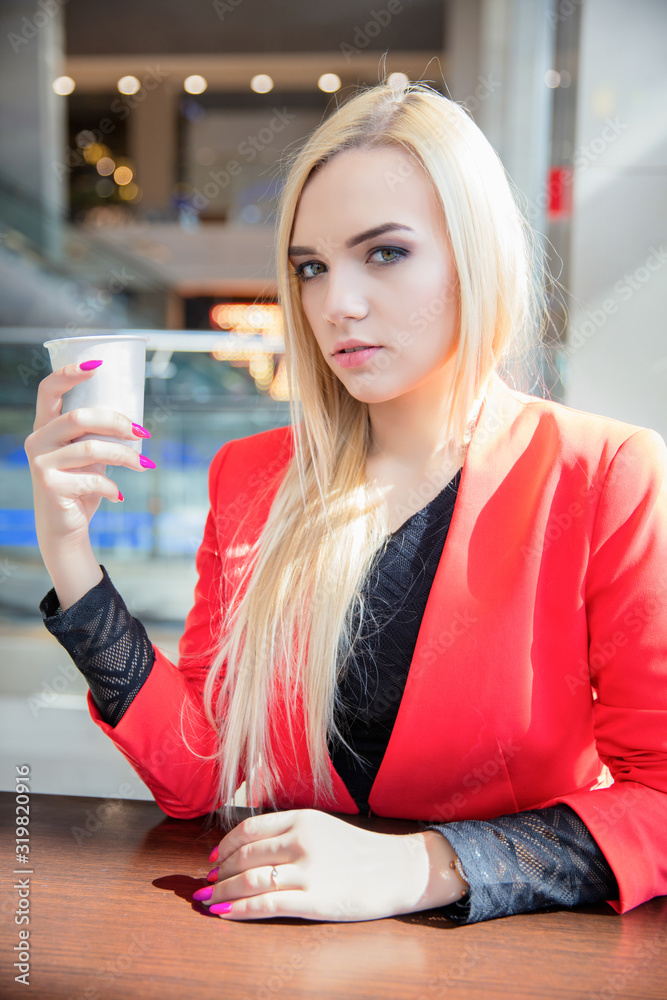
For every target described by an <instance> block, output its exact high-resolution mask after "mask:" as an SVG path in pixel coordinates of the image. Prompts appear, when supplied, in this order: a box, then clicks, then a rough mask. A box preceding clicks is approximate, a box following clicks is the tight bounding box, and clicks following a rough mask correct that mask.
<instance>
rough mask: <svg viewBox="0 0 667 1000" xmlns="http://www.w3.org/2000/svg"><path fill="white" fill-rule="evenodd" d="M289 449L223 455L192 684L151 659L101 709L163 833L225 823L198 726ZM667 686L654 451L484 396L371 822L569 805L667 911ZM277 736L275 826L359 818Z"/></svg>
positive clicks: (262, 437)
mask: <svg viewBox="0 0 667 1000" xmlns="http://www.w3.org/2000/svg"><path fill="white" fill-rule="evenodd" d="M292 450H293V444H292V433H291V428H290V427H281V428H278V429H276V430H271V431H265V432H262V433H259V434H254V435H252V436H250V437H247V438H243V439H240V440H235V441H229V442H228V443H227V444H225V445H224V446H223V447H222V448H221V449H220V451H219V452H218V453H217V455H216V456H215V458H214V459H213V461H212V463H211V467H210V474H209V494H210V511H209V514H208V518H207V521H206V527H205V532H204V539H203V542H202V544H201V547H200V548H199V551H198V553H197V570H198V575H199V579H198V583H197V586H196V589H195V603H194V607H193V608H192V610H191V611H190V613H189V615H188V617H187V620H186V623H185V632H184V634H183V637H182V638H181V640H180V644H179V662H178V666H174V664H172V663H171V662H170V661H169V659H168V657H167V656H166V655H165V653H164V652H162V651H161V650H160V649H159V648H157V647H155V653H156V660H155V664H154V666H153V669H152V671H151V673H150V675H149V676H148V678H147V680H146V682H145V684H144V686H143V687H142V689H141V691H140V692H139V694H138V695H137V697H136V698H135V700H134V701H133V702H132V704H131V705H130V707H129V709H128V711H127V712H126V713H125V715H124V716H123V718H122V719H121V721H120V722H119V724H118V725H117V726H116V727H115V728H111V726H109V725H107V724H106V723H105V722H103V721H102V719H101V717H100V715H99V712H98V711H97V709H96V707H95V704H94V702H93V701H92V698H91V697H90V696H89V708H90V712H91V715H92V717H93V719H94V720H95V722H96V723H97V724H98V725H99V726H100V728H101V729H102V730H104V732H106V733H107V734H108V735H109V737H110V738H111V739H112V740H113V742H114V743H115V744H116V746H117V747H118V748H119V749H120V750H121V752H122V753H123V754H125V756H126V757H127V758H128V760H129V761H130V763H131V764H132V765H133V767H134V768H135V770H136V771H137V773H138V774H139V775H140V777H141V778H142V779H143V780H144V781H145V783H146V784H147V785H148V787H149V788H150V789H151V791H152V792H153V794H154V796H155V800H156V802H157V803H158V805H159V806H160V807H161V808H162V809H163V810H164V811H165V812H166V813H167V814H168V815H170V816H175V817H183V818H188V817H193V816H198V815H201V814H203V813H205V812H208V811H209V810H212V809H214V808H215V807H216V806H217V805H218V801H217V794H216V775H215V767H214V764H213V763H212V761H210V760H206V759H204V756H202V755H206V754H210V753H212V752H213V750H214V747H215V740H214V733H213V731H212V729H211V727H210V726H209V725H208V723H207V722H206V721H205V719H204V716H203V713H202V711H201V690H202V686H203V681H204V677H205V674H206V670H207V667H208V664H209V662H210V659H211V656H210V650H208V649H207V647H208V646H209V644H210V643H211V642H212V641H213V631H214V626H215V623H216V620H217V617H218V615H219V606H218V603H219V601H218V597H217V594H218V585H219V583H220V581H221V580H222V581H223V594H224V595H225V600H228V598H229V593H230V588H231V586H232V585H233V580H234V576H235V572H236V569H238V565H239V563H238V560H240V559H242V558H243V551H244V548H245V544H246V543H247V544H250V543H251V542H252V541H253V540H254V539H255V538H256V537H257V534H258V532H259V531H260V529H261V527H262V525H263V524H264V521H265V519H266V517H267V514H268V510H269V507H270V504H271V501H272V499H273V497H274V495H275V492H276V490H277V488H278V485H279V483H280V480H281V478H282V474H283V473H284V470H285V468H286V465H287V463H288V461H289V459H290V457H291V455H292ZM422 505H423V504H422ZM241 519H243V521H242V523H243V529H242V533H241V535H240V537H239V538H238V539H237V543H236V547H235V548H232V547H231V545H230V539H231V536H232V534H233V533H234V531H235V529H236V527H237V525H238V524H239V522H240V521H241ZM666 681H667V496H666V494H665V445H664V442H663V440H662V438H661V437H660V436H659V435H658V434H656V433H655V432H654V431H650V430H644V429H640V428H637V427H633V426H631V425H628V424H623V423H619V422H617V421H614V420H611V419H607V418H604V417H598V416H592V415H590V414H586V413H581V412H578V411H575V410H572V409H569V408H567V407H564V406H561V405H559V404H556V403H551V402H546V401H544V400H542V399H537V398H534V397H531V396H526V395H522V394H520V393H517V392H514V391H511V390H509V389H508V388H507V387H506V386H504V385H503V384H502V383H501V382H499V381H498V380H495V379H494V380H492V383H491V388H490V391H489V394H488V397H487V400H486V402H485V404H484V406H483V408H482V412H481V415H480V418H479V421H478V424H477V427H476V429H475V432H474V434H473V438H472V442H471V444H470V446H469V450H468V453H467V456H466V460H465V464H464V467H463V472H462V477H461V483H460V487H459V493H458V497H457V501H456V506H455V510H454V516H453V519H452V523H451V526H450V530H449V534H448V536H447V540H446V543H445V546H444V550H443V553H442V556H441V559H440V563H439V565H438V568H437V571H436V574H435V579H434V581H433V586H432V589H431V591H430V595H429V598H428V602H427V604H426V609H425V611H424V617H423V620H422V624H421V628H420V631H419V636H418V639H417V644H416V647H415V650H414V655H413V658H412V662H411V666H410V672H409V676H408V679H407V684H406V687H405V692H404V695H403V699H402V701H401V705H400V709H399V712H398V717H397V719H396V723H395V726H394V729H393V732H392V735H391V739H390V741H389V745H388V747H387V751H386V754H385V756H384V759H383V761H382V765H381V767H380V770H379V773H378V775H377V777H376V780H375V783H374V785H373V788H372V790H371V793H370V798H369V803H370V806H371V809H372V810H373V812H375V813H376V814H378V815H381V816H394V817H405V818H411V819H419V820H430V821H439V822H447V821H450V820H464V819H469V818H476V819H487V818H490V817H493V816H499V815H504V814H507V813H513V812H517V811H521V810H527V809H534V808H539V807H542V806H547V805H553V804H555V803H557V802H564V803H567V804H568V805H569V806H571V808H572V809H574V810H575V811H576V812H577V813H578V814H579V816H580V817H581V819H582V820H583V821H584V823H585V824H586V826H587V827H588V829H589V830H590V831H591V833H592V834H593V836H594V837H595V839H596V841H597V842H598V844H599V846H600V848H601V849H602V851H603V852H604V854H605V856H606V858H607V860H608V862H609V864H610V865H611V867H612V869H613V871H614V874H615V876H616V879H617V881H618V884H619V886H620V902H619V903H615V904H612V905H614V906H615V907H616V909H617V910H618V911H619V912H624V911H625V910H628V909H631V908H632V907H634V906H637V905H638V904H639V903H642V902H643V901H645V900H647V899H650V898H652V897H653V896H655V895H663V894H667V851H666V849H665V844H666V837H665V830H667V794H665V793H666V792H667V683H666ZM183 699H185V700H186V702H187V703H188V708H191V709H192V711H189V712H188V713H187V721H186V723H185V727H184V728H185V735H186V736H187V742H188V743H189V744H190V747H191V749H188V748H187V747H186V745H185V743H184V741H183V739H182V737H181V735H180V732H179V722H180V714H179V709H180V706H181V703H182V701H183ZM274 726H275V730H274V732H275V736H276V743H275V744H274V745H276V746H279V747H280V748H281V753H282V756H281V758H280V759H279V761H278V772H279V773H278V777H279V785H280V787H281V789H282V794H281V796H280V802H279V805H280V807H281V808H305V807H316V808H329V809H332V810H333V811H338V812H343V813H356V812H357V807H356V805H355V803H354V801H353V799H352V798H351V796H350V795H349V793H348V791H347V789H346V788H345V786H344V784H343V782H342V780H341V778H340V777H339V776H338V775H337V774H336V772H335V771H334V769H333V766H332V765H331V763H330V767H331V773H332V777H333V781H334V788H335V796H336V797H335V801H334V802H333V803H332V802H322V801H319V800H318V799H317V798H316V797H315V795H314V793H313V787H312V780H311V774H310V770H309V767H308V762H307V755H306V752H305V741H302V742H300V743H297V746H296V747H295V748H291V747H290V740H289V737H288V734H287V730H286V727H285V726H284V724H283V720H282V719H281V718H277V719H276V720H275V723H274ZM612 779H613V780H612Z"/></svg>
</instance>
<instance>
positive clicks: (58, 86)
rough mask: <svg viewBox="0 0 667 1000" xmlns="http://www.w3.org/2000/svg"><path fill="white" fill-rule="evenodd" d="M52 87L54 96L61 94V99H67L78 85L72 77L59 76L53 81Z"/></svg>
mask: <svg viewBox="0 0 667 1000" xmlns="http://www.w3.org/2000/svg"><path fill="white" fill-rule="evenodd" d="M51 86H52V87H53V92H54V94H59V95H60V96H61V97H67V95H68V94H71V93H72V91H73V90H74V88H75V87H76V83H75V82H74V80H73V79H72V77H71V76H58V77H56V79H55V80H54V81H53V83H52V84H51Z"/></svg>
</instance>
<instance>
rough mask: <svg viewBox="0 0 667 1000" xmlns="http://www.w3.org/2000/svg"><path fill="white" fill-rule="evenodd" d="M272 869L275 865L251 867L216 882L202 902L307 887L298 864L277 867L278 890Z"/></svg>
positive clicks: (210, 902) (208, 904)
mask: <svg viewBox="0 0 667 1000" xmlns="http://www.w3.org/2000/svg"><path fill="white" fill-rule="evenodd" d="M272 871H273V865H261V866H260V867H258V868H250V869H248V870H247V871H244V872H241V873H240V874H238V875H234V876H233V877H232V878H226V879H224V880H223V881H222V882H218V883H216V885H214V886H213V887H212V888H213V892H212V893H211V895H210V896H209V897H208V899H204V900H202V902H203V903H204V905H205V906H212V905H214V904H215V903H227V902H231V901H232V900H235V899H246V898H249V897H250V896H260V895H264V894H265V893H272V892H273V893H275V894H276V895H279V894H280V893H281V892H286V891H291V890H295V889H299V890H303V889H304V888H305V886H304V882H303V875H302V873H301V869H300V868H299V866H298V865H292V864H281V865H278V866H277V867H276V871H277V875H276V882H277V885H278V889H277V890H276V887H275V885H274V882H273V879H272V878H271V873H272Z"/></svg>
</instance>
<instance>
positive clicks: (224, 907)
mask: <svg viewBox="0 0 667 1000" xmlns="http://www.w3.org/2000/svg"><path fill="white" fill-rule="evenodd" d="M231 909H232V904H231V903H214V904H213V906H209V908H208V912H209V913H231Z"/></svg>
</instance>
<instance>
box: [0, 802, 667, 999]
mask: <svg viewBox="0 0 667 1000" xmlns="http://www.w3.org/2000/svg"><path fill="white" fill-rule="evenodd" d="M0 810H1V821H2V841H1V842H2V849H3V862H4V863H3V875H4V876H5V878H4V882H3V891H2V916H3V920H2V941H1V951H0V996H1V997H3V998H13V997H30V998H36V997H39V998H40V1000H41V998H48V1000H61V998H63V1000H67V998H72V1000H84V998H85V1000H103V998H104V1000H106V998H121V997H123V998H129V1000H134V998H141V1000H143V998H153V997H155V998H160V1000H163V998H166V997H173V998H179V1000H181V998H187V1000H190V998H197V1000H198V998H216V1000H220V998H227V997H229V998H234V1000H241V998H251V997H252V998H254V1000H274V998H277V1000H292V998H296V997H305V998H308V1000H319V998H338V997H341V998H342V997H345V998H346V1000H348V998H351V1000H362V998H366V997H373V998H382V1000H392V998H400V1000H440V998H443V997H457V998H470V1000H494V998H500V997H507V998H510V997H511V998H513V1000H516V998H523V997H525V998H530V1000H533V998H539V1000H543V998H555V997H559V998H567V1000H576V998H582V1000H583V998H585V1000H593V998H595V1000H611V998H617V1000H628V998H654V1000H665V998H666V997H667V897H661V898H659V899H655V900H653V901H651V902H650V903H646V904H644V905H643V906H640V907H638V908H637V909H635V910H633V911H631V912H630V913H627V914H625V915H624V916H622V917H619V916H618V915H616V914H615V913H614V912H613V911H612V910H611V908H610V907H608V906H606V904H602V905H600V906H591V907H580V908H578V909H576V910H552V911H550V912H544V913H534V914H525V915H521V916H517V917H505V918H502V919H500V920H491V921H487V922H485V923H480V924H475V925H470V926H465V927H457V926H455V925H454V924H452V923H450V922H449V921H448V920H446V919H445V918H444V917H443V916H442V915H440V914H439V911H437V910H431V911H429V912H424V913H418V914H410V915H407V916H399V917H392V918H391V919H387V920H371V921H363V922H357V923H324V922H322V923H315V922H313V921H308V920H297V919H276V920H265V921H251V922H247V923H242V922H238V923H232V922H226V921H223V920H220V919H219V918H218V917H215V916H212V915H211V914H209V913H208V912H207V911H206V910H205V908H204V907H202V906H200V905H198V904H196V903H193V902H192V900H191V896H192V893H193V891H194V890H195V889H197V888H199V887H200V886H201V885H203V884H206V883H205V876H206V872H207V870H208V868H209V865H208V863H207V857H208V853H209V852H210V850H211V849H212V848H213V846H214V844H216V843H217V842H218V841H219V840H220V839H221V834H220V833H217V832H216V830H209V831H207V830H206V828H205V824H204V822H203V821H202V820H174V819H169V818H168V817H165V815H164V813H162V812H161V811H160V810H159V809H158V807H157V806H156V805H155V804H154V803H152V802H139V801H128V800H106V799H93V798H78V797H72V796H69V797H66V796H57V795H53V796H50V795H32V796H31V802H30V827H29V831H30V841H29V842H30V856H29V857H30V866H29V867H28V866H21V867H22V868H24V867H25V868H26V870H27V871H32V874H31V875H29V876H28V875H26V874H25V873H24V874H22V875H21V876H14V875H13V872H14V870H15V869H18V867H19V866H18V864H17V863H16V861H15V854H14V843H15V834H14V796H13V794H10V793H8V792H4V793H0ZM347 818H349V817H347ZM355 820H356V821H357V822H361V823H363V824H364V825H367V826H369V827H371V828H373V829H378V830H381V831H383V832H392V831H394V832H397V833H398V832H404V833H410V832H412V831H413V830H415V829H416V828H417V827H416V826H415V824H412V823H404V822H401V821H393V820H376V819H373V820H367V819H365V820H362V819H361V818H355ZM18 878H23V879H26V878H29V880H30V881H29V888H30V895H29V897H28V900H29V906H30V910H29V916H30V924H29V931H30V938H29V941H30V954H31V961H30V977H29V980H30V985H29V987H28V988H26V987H25V986H23V985H21V984H17V983H15V982H14V976H15V975H16V974H17V972H16V970H15V969H14V968H13V967H12V966H13V962H14V961H15V960H16V955H17V953H16V952H14V951H13V950H12V949H13V947H14V945H18V944H19V937H18V932H19V929H20V928H19V926H17V925H16V924H15V923H14V919H13V915H14V912H15V911H16V908H17V906H18V905H19V904H18V899H19V891H18V890H17V889H15V888H13V885H14V884H16V880H17V879H18ZM22 926H23V928H25V927H26V926H27V925H25V924H24V925H22Z"/></svg>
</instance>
